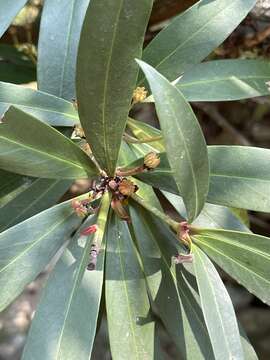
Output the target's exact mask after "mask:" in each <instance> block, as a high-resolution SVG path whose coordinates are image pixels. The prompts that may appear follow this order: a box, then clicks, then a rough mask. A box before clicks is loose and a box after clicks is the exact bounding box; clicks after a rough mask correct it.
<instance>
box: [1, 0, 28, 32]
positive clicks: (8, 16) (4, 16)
mask: <svg viewBox="0 0 270 360" xmlns="http://www.w3.org/2000/svg"><path fill="white" fill-rule="evenodd" d="M26 2H27V0H16V1H7V0H1V1H0V8H1V13H0V37H1V36H2V35H3V34H4V32H5V31H6V30H7V28H8V27H9V25H10V23H11V22H12V20H13V19H14V18H15V16H16V15H17V14H18V12H19V11H20V10H21V8H22V7H24V5H25V4H26Z"/></svg>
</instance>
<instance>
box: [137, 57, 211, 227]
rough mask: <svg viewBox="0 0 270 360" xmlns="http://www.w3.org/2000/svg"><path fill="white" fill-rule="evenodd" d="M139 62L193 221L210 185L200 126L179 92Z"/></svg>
mask: <svg viewBox="0 0 270 360" xmlns="http://www.w3.org/2000/svg"><path fill="white" fill-rule="evenodd" d="M138 62H139V64H140V66H141V68H142V70H143V71H144V73H145V75H146V77H147V80H148V82H149V84H150V87H151V89H152V92H153V95H154V98H155V102H156V110H157V113H158V117H159V122H160V125H161V129H162V134H163V137H164V140H165V146H166V150H167V156H168V160H169V163H170V166H171V168H172V170H173V176H174V179H175V182H176V184H177V187H178V189H179V191H180V193H181V195H182V197H183V200H184V203H185V206H186V209H187V213H188V220H189V221H190V222H192V221H193V220H194V219H195V218H196V217H197V216H198V215H199V213H200V212H201V210H202V208H203V206H204V203H205V199H206V196H207V193H208V186H209V163H208V155H207V147H206V143H205V140H204V137H203V133H202V130H201V128H200V125H199V123H198V121H197V119H196V117H195V115H194V113H193V111H192V109H191V107H190V105H189V104H188V103H187V102H186V100H185V98H184V97H183V95H182V94H181V92H180V91H179V90H178V89H177V88H176V87H175V86H173V85H172V84H170V83H169V81H168V80H166V79H165V78H164V77H163V76H162V75H160V74H159V73H158V72H157V71H156V70H155V69H153V68H152V67H151V66H149V65H148V64H146V63H144V62H142V61H138ZM198 154H200V156H198Z"/></svg>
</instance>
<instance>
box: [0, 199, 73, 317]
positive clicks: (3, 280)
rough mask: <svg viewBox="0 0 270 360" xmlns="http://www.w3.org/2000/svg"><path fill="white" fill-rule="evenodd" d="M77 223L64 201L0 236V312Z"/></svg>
mask: <svg viewBox="0 0 270 360" xmlns="http://www.w3.org/2000/svg"><path fill="white" fill-rule="evenodd" d="M79 223H80V219H79V218H78V217H77V216H76V215H75V214H74V212H73V209H72V207H71V202H70V201H67V202H65V203H63V204H59V205H57V206H54V207H52V208H50V209H48V210H45V211H43V212H41V213H39V214H38V215H35V216H33V217H32V218H30V219H28V220H25V221H23V222H22V223H20V224H18V225H15V226H13V227H12V228H10V229H8V230H6V231H4V232H2V233H1V234H0V287H1V297H0V311H2V310H3V309H4V308H5V307H6V306H7V305H9V304H10V302H11V301H12V300H13V299H14V298H15V297H16V296H18V295H19V294H20V292H21V291H22V290H23V289H24V287H25V286H26V285H27V284H28V283H30V282H31V281H33V280H34V279H35V278H36V276H37V275H38V274H39V273H40V272H41V271H42V270H43V269H44V267H45V266H46V265H47V264H48V262H49V261H50V260H51V259H52V257H53V256H54V255H55V253H56V252H57V250H59V248H60V247H61V246H62V245H63V244H64V243H65V241H66V240H67V239H68V238H69V236H70V235H71V233H72V232H73V231H74V229H75V228H76V226H78V225H79Z"/></svg>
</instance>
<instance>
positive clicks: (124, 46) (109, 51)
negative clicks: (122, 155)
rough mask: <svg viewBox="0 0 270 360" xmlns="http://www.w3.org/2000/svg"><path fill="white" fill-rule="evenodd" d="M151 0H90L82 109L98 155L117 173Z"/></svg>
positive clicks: (80, 75)
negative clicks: (137, 62)
mask: <svg viewBox="0 0 270 360" xmlns="http://www.w3.org/2000/svg"><path fill="white" fill-rule="evenodd" d="M152 2H153V1H152V0H142V1H137V2H136V5H134V1H133V0H114V1H110V2H108V1H104V0H103V1H102V0H91V1H90V5H89V8H88V10H87V14H86V18H85V22H84V25H83V29H82V34H81V39H80V46H79V54H78V63H77V96H78V105H79V114H80V120H81V123H82V126H83V127H84V130H85V134H86V137H87V139H88V142H89V143H90V144H91V147H92V149H93V154H94V156H95V158H96V160H97V161H98V163H99V165H100V166H101V168H102V169H104V170H105V171H107V172H108V174H109V175H113V174H114V172H115V166H116V162H117V158H118V153H119V149H120V145H121V140H122V135H123V131H124V128H125V126H126V121H127V117H128V113H129V110H130V104H131V98H132V93H133V90H134V88H135V86H136V79H137V73H138V66H137V64H136V63H135V61H134V58H135V57H140V56H141V52H142V45H143V40H144V33H145V29H146V26H147V23H148V19H149V15H150V11H151V8H152Z"/></svg>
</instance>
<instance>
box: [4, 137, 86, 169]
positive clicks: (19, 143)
mask: <svg viewBox="0 0 270 360" xmlns="http://www.w3.org/2000/svg"><path fill="white" fill-rule="evenodd" d="M0 139H3V140H4V141H6V142H10V143H12V144H15V145H17V146H18V147H22V148H26V149H28V150H30V151H31V152H37V153H40V154H42V155H43V156H47V157H49V158H52V159H56V161H59V162H63V163H67V164H69V166H70V165H71V166H74V167H77V168H79V169H81V170H84V172H86V170H85V169H84V167H83V166H81V165H79V164H78V163H74V162H72V161H68V160H67V159H64V158H62V157H60V156H55V155H53V154H51V153H49V152H44V151H42V150H38V149H37V148H34V147H32V146H29V145H26V144H25V143H21V142H17V141H15V140H11V139H9V138H7V137H4V136H2V135H0Z"/></svg>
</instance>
